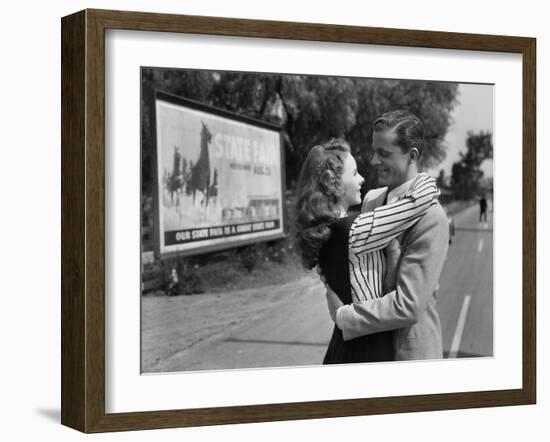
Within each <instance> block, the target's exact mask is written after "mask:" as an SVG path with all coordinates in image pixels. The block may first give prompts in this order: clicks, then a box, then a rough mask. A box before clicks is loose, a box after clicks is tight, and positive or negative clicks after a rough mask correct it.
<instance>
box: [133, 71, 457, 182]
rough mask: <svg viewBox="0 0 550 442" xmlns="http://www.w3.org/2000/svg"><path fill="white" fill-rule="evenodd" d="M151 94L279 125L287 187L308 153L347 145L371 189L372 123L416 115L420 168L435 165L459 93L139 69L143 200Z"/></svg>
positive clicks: (397, 83)
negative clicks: (331, 142) (404, 113)
mask: <svg viewBox="0 0 550 442" xmlns="http://www.w3.org/2000/svg"><path fill="white" fill-rule="evenodd" d="M154 89H161V90H164V91H166V92H171V93H174V94H177V95H181V96H184V97H187V98H191V99H195V100H198V101H201V102H203V103H206V104H208V105H213V106H216V107H219V108H222V109H226V110H229V111H232V112H235V113H238V114H240V115H246V116H249V117H252V118H256V119H261V120H267V121H271V122H273V123H276V124H279V125H281V126H282V129H283V130H282V134H283V140H284V147H285V157H286V177H287V186H289V187H292V186H293V185H294V183H295V181H296V178H297V176H298V174H299V171H300V167H301V164H302V163H303V160H304V158H305V157H306V155H307V153H308V152H309V150H310V149H311V147H312V146H314V145H315V144H318V143H321V142H323V141H326V140H328V139H330V138H333V137H342V138H345V139H346V140H347V141H348V142H349V143H350V145H351V147H352V152H353V154H354V155H355V156H356V158H357V163H358V168H359V171H360V172H361V174H362V175H363V176H364V177H365V179H366V181H367V185H366V186H365V187H366V188H367V189H368V188H371V187H373V186H374V185H375V181H376V174H375V171H374V168H372V167H371V166H370V158H371V156H372V153H373V151H372V146H371V140H372V126H373V123H374V121H375V119H376V118H377V117H378V116H380V115H381V114H382V113H384V112H388V111H390V110H396V109H407V110H410V111H411V112H413V113H415V114H416V115H417V116H418V117H419V118H420V119H421V120H422V121H423V122H424V125H425V128H426V146H425V148H424V152H423V153H422V155H421V157H420V162H421V167H424V168H427V167H431V166H434V165H437V164H439V163H440V162H441V161H442V160H443V159H444V158H445V152H446V147H445V146H444V144H443V139H444V137H445V134H446V133H447V129H448V127H449V125H450V124H451V112H452V110H453V109H454V106H455V104H456V103H457V90H458V85H457V84H454V83H443V82H433V81H413V80H380V79H369V78H344V77H326V76H311V75H309V76H306V75H283V74H269V73H267V74H266V73H246V72H213V71H190V70H189V71H187V70H176V69H143V71H142V97H143V98H142V149H143V154H142V158H143V174H142V176H143V191H144V192H147V191H150V189H151V186H150V184H151V183H150V167H151V162H150V155H151V154H150V153H151V152H153V148H154V146H153V145H152V142H153V137H152V131H151V127H150V121H151V120H150V114H151V110H152V109H153V104H154V103H153V98H154V94H153V92H154Z"/></svg>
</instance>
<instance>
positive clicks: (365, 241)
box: [349, 174, 439, 256]
mask: <svg viewBox="0 0 550 442" xmlns="http://www.w3.org/2000/svg"><path fill="white" fill-rule="evenodd" d="M438 196H439V190H438V188H437V186H436V184H435V179H434V178H432V177H430V176H429V175H426V174H419V175H418V177H417V179H416V180H415V181H414V182H413V184H412V185H411V188H410V190H409V191H408V192H407V193H406V194H405V195H404V196H403V198H402V199H400V200H398V201H396V202H394V203H391V204H388V205H385V206H381V207H378V208H376V209H375V210H374V211H373V212H366V213H362V214H360V215H359V216H358V217H357V218H356V219H355V221H354V222H353V224H352V226H351V229H350V234H349V251H350V255H351V256H353V255H358V254H363V253H366V252H372V251H374V250H379V249H382V248H384V247H386V246H387V245H388V243H389V242H390V241H391V240H392V239H394V238H396V237H397V236H399V234H400V233H402V232H404V231H405V230H407V229H408V228H409V227H411V226H412V225H414V223H415V222H417V221H418V220H419V219H420V217H421V216H422V215H423V214H424V213H426V211H427V210H428V208H429V207H430V206H431V205H432V204H434V203H435V202H436V201H437V197H438Z"/></svg>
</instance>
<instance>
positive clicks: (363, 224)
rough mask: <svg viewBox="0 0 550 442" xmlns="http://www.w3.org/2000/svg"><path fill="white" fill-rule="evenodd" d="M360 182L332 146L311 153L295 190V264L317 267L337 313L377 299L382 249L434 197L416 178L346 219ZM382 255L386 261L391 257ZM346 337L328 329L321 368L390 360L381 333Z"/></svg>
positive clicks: (389, 345) (427, 182)
mask: <svg viewBox="0 0 550 442" xmlns="http://www.w3.org/2000/svg"><path fill="white" fill-rule="evenodd" d="M363 181H364V179H363V177H361V175H359V173H358V172H357V166H356V163H355V159H354V158H353V156H352V155H351V153H350V148H349V145H348V144H347V143H346V142H345V141H343V140H340V139H335V140H332V141H330V142H328V143H325V144H321V145H318V146H315V147H313V148H312V149H311V151H310V152H309V154H308V156H307V158H306V160H305V162H304V164H303V166H302V170H301V173H300V178H299V181H298V186H297V193H298V195H297V203H296V219H295V239H296V243H297V246H298V250H299V251H300V254H301V258H302V263H303V265H304V267H306V268H307V269H312V268H314V267H316V266H319V267H320V270H321V272H322V274H323V277H324V279H325V281H326V283H327V284H328V285H329V286H330V288H331V289H332V290H334V292H332V290H330V292H331V293H332V295H333V296H335V297H336V298H337V299H338V302H339V303H340V305H344V304H348V305H351V304H352V302H361V301H362V300H365V299H375V298H379V297H381V296H383V295H384V293H385V288H384V286H385V285H386V283H387V281H385V277H386V276H387V275H386V267H387V263H388V260H387V259H386V256H385V254H384V251H383V249H384V247H386V246H388V244H389V243H390V242H391V241H392V240H393V239H394V238H396V237H397V236H398V235H399V234H401V233H403V232H405V231H406V229H408V228H410V227H411V226H412V225H414V224H415V223H416V222H417V221H418V220H419V219H420V218H421V217H422V216H423V215H424V214H426V213H427V212H428V211H429V210H430V207H432V206H433V205H434V204H436V202H437V197H438V195H439V192H438V190H437V187H436V185H435V180H434V179H433V178H431V177H429V176H428V175H425V174H418V175H416V176H415V177H414V179H413V181H412V182H411V183H409V184H410V185H409V187H408V188H407V189H405V190H404V191H403V192H402V194H401V198H400V199H398V200H396V201H395V202H393V203H392V204H388V205H387V206H384V207H379V208H377V209H372V211H369V212H364V213H361V214H358V213H355V214H350V213H348V210H349V208H350V207H351V206H354V205H357V204H360V203H361V193H360V190H361V185H362V183H363ZM398 252H399V250H398ZM388 253H389V255H392V251H391V250H389V251H388ZM394 256H395V254H394ZM350 257H353V258H352V260H353V264H352V265H351V273H350V264H349V263H350ZM388 259H390V258H388ZM390 260H391V259H390ZM393 261H394V262H395V261H396V259H393ZM394 266H395V264H394ZM390 273H391V272H390ZM358 281H360V282H359V283H358ZM327 296H329V295H328V294H327ZM390 329H391V328H390ZM346 333H347V332H342V330H340V328H338V327H336V326H335V327H334V330H333V334H332V337H331V340H330V343H329V346H328V349H327V352H326V354H325V357H324V360H323V363H325V364H335V363H350V362H377V361H391V360H393V359H394V347H393V334H392V332H390V331H383V330H381V332H379V333H369V336H362V337H358V336H354V338H355V339H349V337H346V336H345V334H346Z"/></svg>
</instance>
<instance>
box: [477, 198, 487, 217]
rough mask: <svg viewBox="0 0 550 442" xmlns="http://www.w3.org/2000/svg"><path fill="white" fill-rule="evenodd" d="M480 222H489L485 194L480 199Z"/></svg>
mask: <svg viewBox="0 0 550 442" xmlns="http://www.w3.org/2000/svg"><path fill="white" fill-rule="evenodd" d="M479 222H487V200H486V199H485V194H483V195H481V198H480V199H479Z"/></svg>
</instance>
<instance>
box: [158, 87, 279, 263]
mask: <svg viewBox="0 0 550 442" xmlns="http://www.w3.org/2000/svg"><path fill="white" fill-rule="evenodd" d="M155 126H156V163H157V168H156V169H157V180H156V181H157V204H156V207H157V228H158V235H157V238H158V241H157V242H158V247H159V250H160V253H163V254H166V253H173V252H176V253H182V254H196V253H201V252H207V251H212V250H219V249H224V248H232V247H236V246H240V245H244V244H247V243H252V242H258V241H265V240H269V239H274V238H278V237H281V236H283V235H284V219H283V218H284V207H283V202H284V200H283V195H284V161H283V152H282V144H281V133H280V128H278V127H277V126H273V125H270V124H267V123H263V122H259V121H256V120H252V119H248V118H245V117H242V116H239V115H236V114H232V113H229V112H226V111H223V110H220V109H216V108H212V107H209V106H205V105H202V104H200V103H197V102H194V101H191V100H186V99H183V98H180V97H175V96H173V95H169V94H165V93H162V92H157V93H156V101H155Z"/></svg>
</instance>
